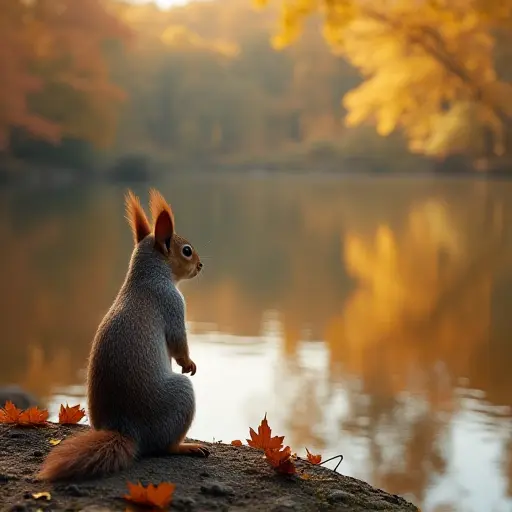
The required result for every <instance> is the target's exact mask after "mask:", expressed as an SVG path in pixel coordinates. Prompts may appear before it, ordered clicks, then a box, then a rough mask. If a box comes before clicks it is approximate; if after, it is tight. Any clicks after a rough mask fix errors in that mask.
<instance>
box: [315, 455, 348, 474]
mask: <svg viewBox="0 0 512 512" xmlns="http://www.w3.org/2000/svg"><path fill="white" fill-rule="evenodd" d="M334 459H340V460H339V462H338V464H336V467H335V468H334V470H333V471H336V470H337V469H338V468H339V467H340V464H341V463H342V462H343V455H341V454H340V455H335V456H334V457H331V458H330V459H326V460H324V461H322V462H320V464H318V466H322V465H323V464H325V463H326V462H331V460H334Z"/></svg>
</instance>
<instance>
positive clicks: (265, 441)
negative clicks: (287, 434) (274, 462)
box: [247, 413, 284, 450]
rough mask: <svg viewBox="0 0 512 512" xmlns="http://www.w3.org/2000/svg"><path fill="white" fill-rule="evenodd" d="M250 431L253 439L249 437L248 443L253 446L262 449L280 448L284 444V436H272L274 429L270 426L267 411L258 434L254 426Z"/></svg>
mask: <svg viewBox="0 0 512 512" xmlns="http://www.w3.org/2000/svg"><path fill="white" fill-rule="evenodd" d="M249 433H250V434H251V439H247V444H248V445H249V446H252V447H253V448H258V449H260V450H267V449H269V450H280V449H281V448H282V446H283V439H284V436H274V437H271V434H272V430H271V429H270V427H269V426H268V422H267V414H266V413H265V417H264V418H263V420H262V421H261V424H260V426H259V427H258V433H257V434H256V432H254V430H253V429H252V428H250V429H249Z"/></svg>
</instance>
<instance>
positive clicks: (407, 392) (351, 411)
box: [0, 177, 512, 512]
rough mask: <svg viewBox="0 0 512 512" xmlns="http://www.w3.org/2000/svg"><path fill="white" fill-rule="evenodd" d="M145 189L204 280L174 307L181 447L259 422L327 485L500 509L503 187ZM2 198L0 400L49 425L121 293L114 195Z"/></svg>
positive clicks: (511, 273)
mask: <svg viewBox="0 0 512 512" xmlns="http://www.w3.org/2000/svg"><path fill="white" fill-rule="evenodd" d="M161 189H162V191H163V192H164V193H165V194H166V195H167V196H168V197H170V198H171V200H172V202H173V206H174V209H175V213H176V218H177V220H178V230H179V231H180V232H182V233H183V234H186V235H187V237H189V238H190V239H191V240H192V241H193V242H194V244H195V245H196V246H197V247H198V248H199V249H200V252H201V254H202V255H204V259H205V263H206V268H205V270H206V271H205V273H204V275H201V276H200V279H197V280H195V281H191V282H189V283H186V285H185V286H184V288H183V290H184V293H185V295H186V297H187V299H188V310H189V321H190V329H191V333H192V336H191V343H192V345H193V348H192V351H193V353H194V357H195V360H196V362H197V364H198V373H197V375H196V376H195V377H194V379H195V384H196V389H197V394H198V414H197V419H196V422H195V424H194V428H193V432H192V434H193V435H196V436H198V437H202V438H205V439H212V438H215V439H222V440H224V441H229V440H231V439H234V438H241V437H242V438H243V436H244V435H245V434H246V432H247V429H248V426H249V425H256V424H257V423H258V422H259V420H260V419H261V416H262V415H263V413H264V412H265V411H267V412H268V415H269V418H270V419H271V424H272V426H273V427H274V429H275V430H277V431H279V432H280V433H282V434H285V435H286V436H287V440H288V441H289V443H290V444H291V445H292V446H293V447H294V448H295V449H296V450H297V451H299V452H301V450H303V447H304V446H308V447H309V448H310V449H315V450H318V451H320V452H322V453H323V454H324V456H325V457H328V456H330V455H335V454H336V453H343V454H344V455H345V461H344V462H343V464H342V466H341V467H340V470H341V471H343V472H344V473H347V474H352V475H354V476H357V477H360V478H364V479H366V480H369V481H370V482H372V483H373V484H374V485H377V486H380V487H383V488H385V489H386V490H388V491H390V492H393V493H398V494H402V495H406V496H407V497H409V498H410V499H411V500H412V501H414V502H415V503H417V504H418V505H420V506H422V510H424V512H430V511H436V512H440V511H442V510H443V511H448V510H453V511H458V510H461V511H464V512H466V511H467V512H471V511H481V510H489V511H497V512H498V511H499V512H501V511H505V510H510V509H511V507H512V500H511V497H512V426H511V422H510V419H511V415H512V413H511V411H512V409H511V408H512V395H511V394H510V389H511V387H512V381H511V379H512V377H511V376H510V372H509V368H510V367H511V363H512V346H511V344H510V342H509V339H508V337H509V333H510V332H511V330H512V319H511V318H510V315H509V314H508V312H509V311H510V309H511V306H512V264H511V263H510V262H511V261H512V258H511V256H512V251H511V246H512V232H511V229H512V227H511V226H512V223H511V213H512V211H511V210H512V206H509V205H510V204H512V203H511V196H512V184H511V185H509V184H508V183H485V182H476V181H475V182H469V181H462V180H457V181H448V180H438V181H434V180H431V181H428V180H419V179H414V180H399V179H389V178H387V179H382V180H376V179H374V180H369V179H363V178H362V179H359V180H353V179H346V180H338V179H330V178H322V179H316V180H311V179H306V178H299V177H297V178H293V179H289V178H287V179H285V178H272V179H253V180H250V179H242V178H226V179H220V178H219V179H216V180H211V181H209V180H199V179H198V178H188V179H184V178H179V179H178V178H176V179H174V180H173V181H172V182H169V183H165V184H162V185H161ZM139 192H140V193H141V194H143V195H145V191H144V190H140V191H139ZM2 194H3V195H2V197H1V203H0V205H1V206H0V209H1V210H2V211H1V217H0V236H2V239H3V240H4V243H5V244H6V246H7V247H8V250H4V251H2V252H1V253H0V263H1V264H0V274H1V275H0V278H1V280H2V281H1V282H2V283H3V284H4V289H5V293H4V295H3V296H2V299H1V300H2V301H3V302H2V306H3V307H2V308H1V312H0V315H1V318H0V320H1V322H2V325H3V326H4V336H3V339H2V343H1V344H0V381H1V382H2V383H9V382H19V383H20V384H21V385H23V386H25V387H26V388H27V389H29V390H30V391H33V392H36V393H39V394H40V395H42V396H44V397H47V398H48V400H49V405H50V408H51V412H52V413H53V414H55V413H56V411H57V409H56V407H57V405H58V404H59V403H60V402H61V401H65V400H66V399H70V400H71V401H73V399H71V398H69V397H70V396H78V397H80V398H81V397H82V395H83V392H84V391H83V378H84V375H83V367H84V363H85V359H86V357H87V353H88V349H89V343H90V339H91V336H92V334H93V332H94V329H95V327H96V325H97V323H98V321H99V319H100V318H101V316H102V314H103V313H104V311H105V309H106V308H107V307H108V305H109V304H110V302H111V300H112V298H113V296H114V295H115V293H116V291H117V288H118V286H119V284H120V282H121V280H122V278H123V276H124V272H125V269H126V263H127V260H128V257H129V252H130V250H131V239H130V234H129V231H128V229H127V227H126V225H125V221H124V219H123V204H122V194H123V190H122V189H120V188H116V187H114V188H107V187H105V188H103V189H101V190H97V189H90V190H87V189H85V190H83V189H82V190H77V191H73V192H69V191H65V192H57V191H55V192H51V193H50V192H48V193H45V194H41V193H38V194H34V195H29V194H21V193H19V192H15V191H11V192H3V193H2ZM507 203H508V205H507Z"/></svg>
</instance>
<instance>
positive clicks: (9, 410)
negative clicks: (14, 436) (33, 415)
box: [0, 400, 22, 423]
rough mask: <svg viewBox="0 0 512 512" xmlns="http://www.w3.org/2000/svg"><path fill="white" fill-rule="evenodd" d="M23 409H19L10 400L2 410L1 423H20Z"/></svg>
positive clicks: (0, 412)
mask: <svg viewBox="0 0 512 512" xmlns="http://www.w3.org/2000/svg"><path fill="white" fill-rule="evenodd" d="M21 412H22V411H21V409H18V408H17V407H16V406H15V405H14V404H13V403H12V402H11V401H10V400H7V402H5V405H4V408H3V409H0V423H18V420H19V418H20V414H21Z"/></svg>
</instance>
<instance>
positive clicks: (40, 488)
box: [0, 423, 419, 512]
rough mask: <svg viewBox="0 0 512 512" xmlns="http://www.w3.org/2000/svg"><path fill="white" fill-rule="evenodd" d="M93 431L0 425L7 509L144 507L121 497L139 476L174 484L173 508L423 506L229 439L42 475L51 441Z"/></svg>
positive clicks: (0, 481)
mask: <svg viewBox="0 0 512 512" xmlns="http://www.w3.org/2000/svg"><path fill="white" fill-rule="evenodd" d="M88 428H89V427H87V426H83V425H75V426H62V425H57V424H52V423H49V424H48V425H47V426H44V427H35V428H30V427H13V426H9V425H0V503H1V505H2V508H1V509H0V510H1V512H14V511H17V512H36V511H48V512H49V511H50V510H51V511H54V510H66V511H68V512H73V511H80V510H83V511H84V512H85V511H89V512H94V511H95V512H107V511H125V510H143V509H141V508H140V507H139V508H134V506H133V505H130V504H129V503H128V502H126V501H125V500H124V499H123V498H122V496H123V495H124V494H126V492H127V482H132V483H137V482H138V481H140V482H142V484H143V485H147V484H149V483H152V484H158V483H160V482H171V483H173V484H175V485H176V491H175V493H174V497H173V501H172V503H171V506H170V508H171V510H184V511H192V512H193V511H197V512H199V511H201V512H206V511H208V512H209V511H245V510H247V511H255V512H256V511H269V512H281V511H282V512H285V511H299V512H302V511H303V512H307V511H312V512H313V511H334V510H346V511H351V512H364V511H373V510H375V511H376V510H388V511H396V512H398V511H400V512H418V511H419V509H418V508H417V507H416V506H414V505H413V504H411V503H408V502H407V501H405V500H404V499H403V498H401V497H399V496H396V495H391V494H388V493H386V492H385V491H383V490H379V489H375V488H373V487H372V486H370V485H369V484H367V483H366V482H363V481H361V480H357V479H355V478H352V477H348V476H344V475H342V474H340V473H336V472H334V471H332V470H330V469H327V468H325V467H322V466H318V465H314V464H311V463H309V462H308V461H306V460H304V459H301V458H298V459H297V461H296V466H297V471H298V474H297V475H281V474H278V473H276V472H275V471H274V470H273V469H272V467H270V466H269V464H268V463H267V462H265V460H264V459H263V456H262V452H261V451H259V450H256V449H254V448H250V447H248V446H245V445H244V446H241V447H235V446H232V445H226V444H222V443H202V444H205V445H206V446H208V447H209V449H210V452H211V454H210V456H209V457H208V458H206V459H200V458H193V457H186V456H169V457H152V458H144V459H141V460H140V461H137V462H136V463H135V464H134V465H133V466H132V467H131V468H130V469H128V470H126V471H123V472H121V473H117V474H115V475H112V476H109V477H106V478H102V479H97V480H88V481H80V482H78V481H77V482H65V483H58V484H47V483H45V482H40V481H38V480H37V479H35V474H36V473H37V470H38V469H39V467H40V464H41V462H42V461H43V459H44V457H45V456H46V454H47V453H48V452H49V451H50V450H51V449H52V445H51V443H50V439H64V438H65V437H66V436H69V435H72V434H73V433H75V432H80V431H83V430H85V429H88ZM45 492H48V493H50V496H51V499H50V500H48V499H47V497H41V498H39V499H35V498H34V497H33V494H36V495H37V493H45ZM146 510H147V509H146Z"/></svg>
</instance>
